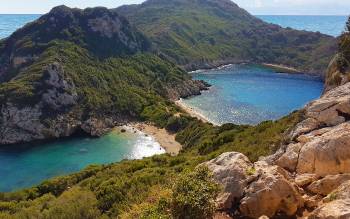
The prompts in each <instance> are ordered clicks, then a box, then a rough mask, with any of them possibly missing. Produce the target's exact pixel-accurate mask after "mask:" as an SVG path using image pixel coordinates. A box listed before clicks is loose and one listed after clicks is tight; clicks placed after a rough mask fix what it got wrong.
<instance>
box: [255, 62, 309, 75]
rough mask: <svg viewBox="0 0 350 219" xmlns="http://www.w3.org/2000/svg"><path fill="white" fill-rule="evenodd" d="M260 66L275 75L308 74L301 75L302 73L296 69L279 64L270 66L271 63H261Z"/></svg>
mask: <svg viewBox="0 0 350 219" xmlns="http://www.w3.org/2000/svg"><path fill="white" fill-rule="evenodd" d="M260 65H262V66H264V67H267V68H270V69H272V70H274V71H276V72H277V73H288V74H308V73H303V72H302V71H299V70H298V69H296V68H293V67H288V66H285V65H281V64H271V63H261V64H260Z"/></svg>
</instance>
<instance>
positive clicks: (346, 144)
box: [207, 82, 350, 219]
mask: <svg viewBox="0 0 350 219" xmlns="http://www.w3.org/2000/svg"><path fill="white" fill-rule="evenodd" d="M303 111H304V119H303V121H301V122H300V123H299V124H297V125H296V127H295V128H294V129H292V130H290V132H289V134H287V137H286V143H285V144H284V145H282V146H281V147H280V150H279V151H278V152H276V154H274V155H272V156H269V157H266V158H262V159H261V160H260V161H258V162H256V163H254V164H253V163H250V162H249V161H248V160H247V159H246V158H245V157H244V156H243V155H240V154H237V153H232V154H230V153H225V154H223V155H221V156H220V157H218V158H216V159H214V160H212V161H210V162H208V163H207V165H208V166H209V168H210V169H211V170H212V171H213V174H214V178H215V179H216V181H217V182H218V183H219V184H221V185H223V186H224V191H223V192H222V194H220V196H219V201H218V203H219V204H220V205H221V204H222V203H225V201H227V202H228V203H229V204H228V205H225V207H226V208H228V207H230V208H229V209H227V210H226V211H227V212H231V213H232V214H233V215H239V216H243V217H248V218H259V217H261V216H268V217H275V216H280V217H282V218H283V217H287V216H296V214H297V212H299V213H301V212H308V213H305V214H304V215H309V216H304V218H309V219H324V218H339V219H340V218H350V210H349V209H350V190H349V188H350V82H348V83H344V84H342V85H340V86H338V87H335V88H333V89H331V90H329V91H327V92H326V93H325V94H324V95H323V96H322V97H321V98H319V99H318V100H315V101H313V102H311V103H310V104H308V105H307V106H306V107H305V108H304V110H303ZM238 157H239V158H240V159H237V158H238ZM223 161H224V162H223ZM245 170H246V172H245ZM222 173H225V174H222ZM249 174H251V175H249ZM233 187H234V188H233ZM242 187H244V189H242ZM222 197H224V200H225V201H224V202H222ZM228 197H229V198H228ZM231 197H234V198H235V199H234V201H232V200H233V199H232V198H231ZM301 215H302V214H300V216H301Z"/></svg>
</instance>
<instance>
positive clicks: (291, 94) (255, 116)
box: [184, 65, 323, 124]
mask: <svg viewBox="0 0 350 219" xmlns="http://www.w3.org/2000/svg"><path fill="white" fill-rule="evenodd" d="M193 77H194V78H195V79H199V80H204V81H207V82H209V83H210V84H212V85H213V87H212V88H211V89H210V90H209V91H205V92H203V93H202V95H201V96H195V97H192V98H189V99H186V100H184V102H185V103H186V104H187V105H189V106H190V107H192V108H193V109H195V110H196V111H198V112H200V113H201V114H203V115H204V116H206V117H207V118H208V119H209V120H210V121H211V122H213V123H216V124H223V123H227V122H231V123H235V124H257V123H260V122H262V121H265V120H275V119H278V118H280V117H283V116H285V115H287V114H289V113H290V112H292V111H294V110H297V109H300V108H301V107H303V106H304V105H305V104H306V103H307V102H309V101H310V100H313V99H316V98H318V97H319V96H320V94H321V92H322V89H323V83H322V82H320V81H319V80H318V79H315V78H313V77H310V76H307V75H302V74H282V73H275V72H273V71H272V70H270V69H268V68H264V67H261V66H254V65H231V66H228V67H225V68H222V69H215V70H208V71H199V72H197V73H195V74H193Z"/></svg>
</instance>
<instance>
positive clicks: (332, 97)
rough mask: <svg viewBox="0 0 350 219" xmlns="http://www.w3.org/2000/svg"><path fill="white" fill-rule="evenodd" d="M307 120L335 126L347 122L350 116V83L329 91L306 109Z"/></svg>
mask: <svg viewBox="0 0 350 219" xmlns="http://www.w3.org/2000/svg"><path fill="white" fill-rule="evenodd" d="M305 115H306V117H307V118H313V119H315V120H317V121H318V123H319V124H320V125H321V124H322V125H326V126H334V125H339V124H340V123H343V122H345V121H347V120H348V119H349V118H348V116H349V115H350V83H346V84H344V85H342V86H339V87H337V88H335V89H333V90H330V91H328V92H327V93H326V94H324V95H323V96H322V97H321V98H320V99H318V100H315V101H313V102H312V103H310V104H309V105H308V106H307V107H306V113H305Z"/></svg>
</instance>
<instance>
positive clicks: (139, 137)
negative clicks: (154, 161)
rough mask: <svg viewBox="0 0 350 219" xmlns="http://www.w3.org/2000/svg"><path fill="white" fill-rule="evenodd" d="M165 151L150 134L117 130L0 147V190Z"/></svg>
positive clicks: (20, 186)
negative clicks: (103, 134)
mask: <svg viewBox="0 0 350 219" xmlns="http://www.w3.org/2000/svg"><path fill="white" fill-rule="evenodd" d="M162 153H165V151H164V149H162V148H161V147H160V145H159V144H158V143H157V142H155V140H154V139H153V138H152V137H150V136H145V135H144V134H143V133H141V132H137V133H134V131H133V130H131V129H127V132H126V133H121V132H120V131H118V130H115V131H113V132H111V133H110V134H108V135H106V136H103V137H101V138H87V137H86V138H84V137H79V138H74V139H69V140H60V141H56V142H52V143H47V144H31V145H17V146H5V147H4V146H1V147H0V179H1V180H0V191H1V192H4V191H11V190H16V189H19V188H25V187H30V186H33V185H35V184H38V183H40V182H41V181H43V180H45V179H48V178H51V177H54V176H59V175H66V174H69V173H73V172H77V171H79V170H81V169H83V168H85V167H87V166H88V165H90V164H106V163H112V162H117V161H121V160H123V159H141V158H142V157H147V156H152V155H154V154H162Z"/></svg>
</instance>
